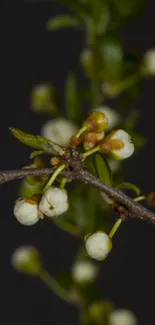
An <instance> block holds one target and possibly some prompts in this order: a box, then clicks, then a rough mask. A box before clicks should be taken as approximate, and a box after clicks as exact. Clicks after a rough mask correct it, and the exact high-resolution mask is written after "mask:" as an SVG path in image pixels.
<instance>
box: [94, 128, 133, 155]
mask: <svg viewBox="0 0 155 325" xmlns="http://www.w3.org/2000/svg"><path fill="white" fill-rule="evenodd" d="M100 150H101V152H102V153H107V154H110V155H112V156H113V157H114V158H115V159H118V160H122V159H126V158H128V157H130V156H131V155H132V154H133V152H134V144H133V143H132V141H131V137H130V136H129V134H128V133H127V132H125V131H124V130H121V129H120V130H115V131H112V132H111V133H109V134H108V135H107V136H106V137H105V138H104V139H103V141H101V143H100Z"/></svg>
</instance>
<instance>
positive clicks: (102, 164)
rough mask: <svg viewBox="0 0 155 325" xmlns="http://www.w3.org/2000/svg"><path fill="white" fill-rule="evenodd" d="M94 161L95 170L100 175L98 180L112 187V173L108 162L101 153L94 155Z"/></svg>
mask: <svg viewBox="0 0 155 325" xmlns="http://www.w3.org/2000/svg"><path fill="white" fill-rule="evenodd" d="M94 160H95V168H96V171H97V174H98V178H99V179H100V180H101V181H102V182H104V183H105V184H107V185H110V186H111V185H112V176H111V171H110V168H109V165H108V163H107V161H106V160H105V158H104V157H103V156H102V155H101V154H99V153H96V154H95V155H94Z"/></svg>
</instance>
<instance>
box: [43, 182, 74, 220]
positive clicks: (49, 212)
mask: <svg viewBox="0 0 155 325" xmlns="http://www.w3.org/2000/svg"><path fill="white" fill-rule="evenodd" d="M68 206H69V205H68V196H67V192H66V191H65V190H61V189H60V188H58V187H52V188H50V189H48V190H47V191H46V192H45V194H44V195H43V196H42V198H41V201H40V203H39V209H40V211H41V212H42V213H44V214H45V215H46V216H48V217H57V216H59V215H61V214H62V213H64V212H66V211H67V210H68ZM51 207H53V208H51Z"/></svg>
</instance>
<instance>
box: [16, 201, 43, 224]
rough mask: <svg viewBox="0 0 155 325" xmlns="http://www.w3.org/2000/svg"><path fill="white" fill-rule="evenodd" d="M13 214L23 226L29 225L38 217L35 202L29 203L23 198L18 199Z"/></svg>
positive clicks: (37, 219)
mask: <svg viewBox="0 0 155 325" xmlns="http://www.w3.org/2000/svg"><path fill="white" fill-rule="evenodd" d="M14 215H15V217H16V219H17V220H18V221H19V222H20V223H21V224H23V225H25V226H31V225H34V224H35V223H37V222H38V221H39V219H40V214H39V210H38V205H37V204H30V203H28V202H26V200H25V199H22V200H18V201H17V202H16V203H15V206H14Z"/></svg>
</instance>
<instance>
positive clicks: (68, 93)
mask: <svg viewBox="0 0 155 325" xmlns="http://www.w3.org/2000/svg"><path fill="white" fill-rule="evenodd" d="M65 102H66V113H67V117H68V118H69V119H71V120H77V117H78V116H79V111H80V101H79V96H78V90H77V81H76V76H75V74H73V73H70V74H69V75H68V77H67V80H66V86H65Z"/></svg>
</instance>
